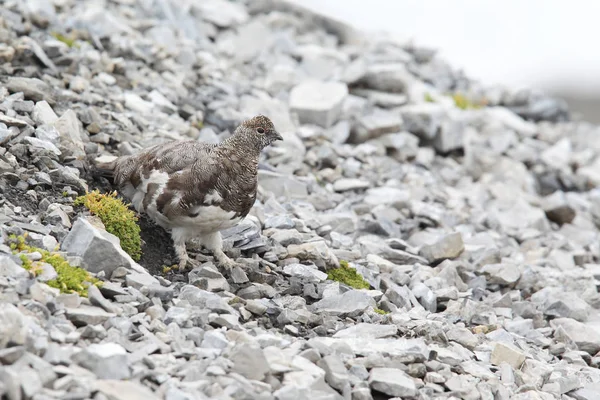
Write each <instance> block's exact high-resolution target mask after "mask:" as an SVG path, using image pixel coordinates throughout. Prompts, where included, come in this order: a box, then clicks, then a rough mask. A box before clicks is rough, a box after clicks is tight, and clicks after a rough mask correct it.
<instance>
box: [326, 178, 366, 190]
mask: <svg viewBox="0 0 600 400" xmlns="http://www.w3.org/2000/svg"><path fill="white" fill-rule="evenodd" d="M369 187H371V183H369V182H368V181H365V180H361V179H353V178H342V179H338V180H337V181H335V182H334V183H333V190H334V191H336V192H347V191H350V190H360V189H367V188H369Z"/></svg>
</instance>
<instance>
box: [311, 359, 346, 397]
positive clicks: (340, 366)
mask: <svg viewBox="0 0 600 400" xmlns="http://www.w3.org/2000/svg"><path fill="white" fill-rule="evenodd" d="M317 365H318V366H319V367H321V368H323V370H324V371H325V381H326V382H327V383H328V384H329V385H330V386H331V387H332V388H334V389H337V390H339V391H342V390H343V388H344V386H345V385H347V384H348V371H347V370H346V367H345V366H344V363H343V362H342V360H340V358H339V357H337V356H336V355H328V356H325V357H323V358H321V359H320V360H319V361H318V362H317Z"/></svg>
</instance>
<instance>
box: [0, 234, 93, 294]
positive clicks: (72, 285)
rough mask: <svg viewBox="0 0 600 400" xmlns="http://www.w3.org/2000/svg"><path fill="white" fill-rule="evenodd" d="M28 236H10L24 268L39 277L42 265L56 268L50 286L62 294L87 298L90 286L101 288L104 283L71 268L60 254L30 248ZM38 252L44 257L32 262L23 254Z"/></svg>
mask: <svg viewBox="0 0 600 400" xmlns="http://www.w3.org/2000/svg"><path fill="white" fill-rule="evenodd" d="M26 237H27V234H25V235H24V236H18V237H17V236H15V235H11V236H9V242H10V247H11V249H13V253H15V254H17V253H21V254H19V258H20V259H21V261H23V268H25V269H26V270H28V271H30V272H31V273H33V275H34V276H37V275H38V274H40V273H41V272H42V268H41V264H50V265H52V267H54V270H55V271H56V274H57V275H58V276H57V278H56V279H52V280H50V281H48V282H46V283H47V284H48V286H51V287H53V288H56V289H59V290H60V291H61V292H62V293H78V294H79V295H80V296H83V297H87V292H88V289H87V288H88V285H89V284H91V285H95V286H101V285H102V282H101V281H100V280H98V279H96V278H94V277H92V276H91V275H90V273H89V272H88V271H86V270H85V269H82V268H79V267H73V266H71V265H70V264H69V263H68V262H67V260H65V259H64V257H63V256H61V255H60V254H59V253H56V252H49V251H47V250H44V249H40V248H37V247H33V246H30V245H28V244H26V243H25V239H26ZM23 252H24V253H33V252H38V253H40V254H41V255H42V258H41V260H39V261H31V260H30V259H29V258H28V257H27V256H26V255H25V254H22V253H23Z"/></svg>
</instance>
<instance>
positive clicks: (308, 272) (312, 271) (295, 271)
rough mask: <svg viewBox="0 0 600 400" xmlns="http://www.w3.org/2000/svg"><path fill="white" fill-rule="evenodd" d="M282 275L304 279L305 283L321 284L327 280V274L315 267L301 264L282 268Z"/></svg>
mask: <svg viewBox="0 0 600 400" xmlns="http://www.w3.org/2000/svg"><path fill="white" fill-rule="evenodd" d="M283 273H284V274H286V275H289V276H294V277H298V278H302V279H304V280H305V281H306V282H322V281H324V280H326V279H327V274H326V273H324V272H321V271H319V270H318V269H317V268H316V267H314V266H310V265H303V264H289V265H286V266H285V267H283Z"/></svg>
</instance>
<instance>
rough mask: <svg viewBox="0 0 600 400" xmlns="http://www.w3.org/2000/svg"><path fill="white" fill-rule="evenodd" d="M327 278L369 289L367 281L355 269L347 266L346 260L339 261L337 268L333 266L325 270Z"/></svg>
mask: <svg viewBox="0 0 600 400" xmlns="http://www.w3.org/2000/svg"><path fill="white" fill-rule="evenodd" d="M327 278H328V279H331V280H332V281H337V282H341V283H345V284H346V285H348V286H351V287H353V288H355V289H369V288H370V287H371V285H369V282H367V281H365V279H364V278H363V277H362V276H361V275H360V274H359V273H358V272H356V270H355V269H354V268H352V267H350V266H348V261H344V260H342V261H340V266H339V268H334V269H332V270H329V271H328V272H327Z"/></svg>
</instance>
